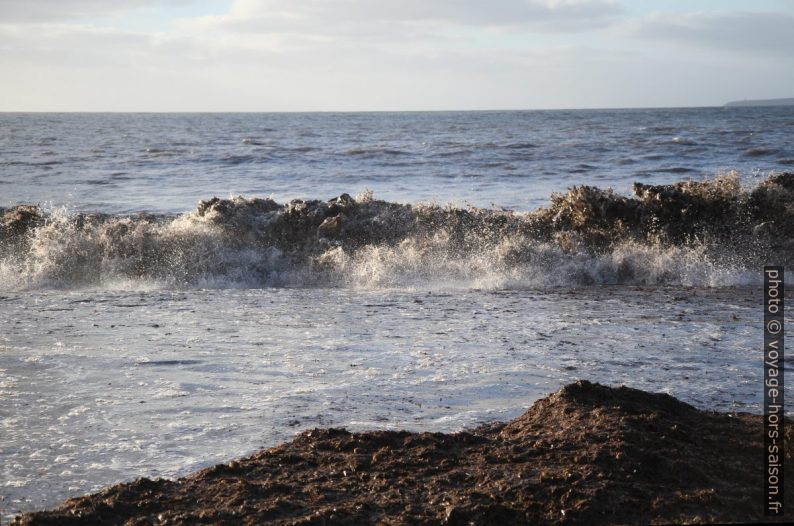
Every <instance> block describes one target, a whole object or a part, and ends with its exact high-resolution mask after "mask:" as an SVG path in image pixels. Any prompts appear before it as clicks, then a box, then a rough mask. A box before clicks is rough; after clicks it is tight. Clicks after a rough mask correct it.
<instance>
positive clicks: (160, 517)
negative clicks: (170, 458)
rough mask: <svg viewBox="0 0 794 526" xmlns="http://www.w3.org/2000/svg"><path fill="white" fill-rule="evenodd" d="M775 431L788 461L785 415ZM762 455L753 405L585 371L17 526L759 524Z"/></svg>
mask: <svg viewBox="0 0 794 526" xmlns="http://www.w3.org/2000/svg"><path fill="white" fill-rule="evenodd" d="M785 435H786V450H785V456H786V461H787V465H788V466H791V462H792V460H791V457H792V450H793V449H794V448H792V438H794V437H792V428H791V426H790V425H788V426H787V427H786V431H785ZM762 450H763V444H762V420H761V417H760V416H758V415H750V414H742V413H739V414H728V413H715V412H705V411H700V410H698V409H695V408H694V407H692V406H690V405H688V404H685V403H683V402H680V401H678V400H676V399H675V398H673V397H671V396H669V395H665V394H651V393H647V392H644V391H639V390H636V389H629V388H625V387H621V388H610V387H605V386H601V385H599V384H592V383H589V382H586V381H579V382H576V383H573V384H569V385H568V386H566V387H564V388H562V389H561V390H559V391H558V392H556V393H554V394H552V395H550V396H549V397H547V398H544V399H542V400H539V401H538V402H536V403H535V404H534V405H533V406H532V407H531V408H530V409H529V410H528V411H527V412H526V413H524V414H523V415H522V416H520V417H519V418H517V419H515V420H513V421H511V422H508V423H503V424H491V425H487V426H484V427H480V428H478V429H475V430H472V431H469V432H461V433H455V434H441V433H421V434H417V433H409V432H389V431H375V432H367V433H349V432H347V431H345V430H342V429H315V430H312V431H306V432H304V433H302V434H301V435H299V436H298V437H297V438H295V439H294V440H293V441H291V442H288V443H285V444H283V445H280V446H277V447H275V448H272V449H269V450H263V451H260V452H258V453H256V454H254V455H252V456H250V457H247V458H243V459H239V460H234V461H231V462H229V463H227V464H219V465H217V466H214V467H211V468H208V469H205V470H202V471H199V472H197V473H194V474H192V475H190V476H187V477H184V478H181V479H178V480H173V481H172V480H163V479H159V480H149V479H139V480H137V481H135V482H132V483H128V484H119V485H116V486H113V487H110V488H108V489H106V490H104V491H102V492H99V493H96V494H93V495H88V496H85V497H80V498H76V499H71V500H68V501H66V502H64V503H63V504H62V505H61V506H60V507H58V508H57V509H55V510H51V511H44V512H37V513H32V514H27V515H24V516H21V517H18V518H17V519H16V521H15V522H14V524H26V525H34V524H131V525H144V524H261V523H279V524H372V523H385V524H469V523H474V524H511V523H530V524H532V523H535V524H568V523H570V524H650V523H664V524H670V523H705V522H720V523H725V522H763V521H764V520H765V519H766V518H765V517H764V516H763V507H762V488H763V480H762V477H763V469H764V467H763V463H762V460H761V459H762V458H763V451H762ZM785 480H786V488H785V493H786V495H787V497H788V498H787V502H786V506H787V508H788V509H791V506H792V502H791V496H792V494H793V492H794V487H792V486H793V485H792V483H791V480H792V478H791V476H787V477H786V478H785Z"/></svg>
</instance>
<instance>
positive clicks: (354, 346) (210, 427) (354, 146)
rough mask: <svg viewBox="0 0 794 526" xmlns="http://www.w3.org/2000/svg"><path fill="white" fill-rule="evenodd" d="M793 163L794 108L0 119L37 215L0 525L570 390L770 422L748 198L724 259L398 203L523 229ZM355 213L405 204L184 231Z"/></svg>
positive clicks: (772, 255)
mask: <svg viewBox="0 0 794 526" xmlns="http://www.w3.org/2000/svg"><path fill="white" fill-rule="evenodd" d="M792 138H794V109H792V108H736V109H721V108H720V109H692V110H626V111H606V110H605V111H581V112H486V113H416V114H301V115H294V114H262V115H154V114H152V115H149V114H142V115H103V114H97V115H71V114H64V115H60V114H59V115H55V114H36V115H22V114H4V115H0V207H9V206H12V205H14V204H19V203H39V204H42V203H44V204H47V206H45V207H44V209H43V210H39V211H36V212H35V214H39V213H41V215H40V216H39V215H35V214H34V215H33V216H31V217H33V218H34V219H33V220H30V221H28V222H25V221H22V222H20V223H19V224H20V225H22V226H20V227H19V229H17V230H15V229H16V228H17V226H18V225H17V224H16V223H15V224H14V225H17V226H14V225H12V226H8V225H0V226H2V227H3V228H0V233H2V235H3V236H6V237H5V238H0V277H2V282H1V283H0V324H2V327H1V329H0V400H2V403H1V404H0V509H1V510H2V513H0V515H2V516H4V517H5V518H7V517H9V516H11V515H13V514H15V513H17V512H19V511H25V510H31V509H37V508H41V507H44V506H52V505H54V504H55V503H57V502H58V501H59V500H60V499H63V498H65V497H68V496H74V495H78V494H81V493H84V492H86V491H90V490H94V489H97V488H99V487H102V486H105V485H108V484H112V483H116V482H120V481H124V480H128V479H131V478H135V477H138V476H176V475H181V474H185V473H187V472H189V471H191V470H193V469H195V468H197V467H200V466H204V465H208V464H212V463H214V462H220V461H223V460H227V459H228V458H230V457H234V456H238V455H242V454H245V453H248V452H251V451H253V450H255V449H257V448H260V447H263V446H271V445H274V444H275V443H277V442H279V441H282V440H285V439H289V438H290V437H291V436H292V435H293V434H294V433H296V432H298V431H300V430H302V429H305V428H307V427H314V426H328V425H334V426H347V427H350V428H354V429H371V428H389V429H393V428H408V429H415V430H435V431H452V430H458V429H461V428H462V427H469V426H474V425H476V424H478V423H481V422H487V421H492V420H497V419H498V420H504V419H509V418H512V417H515V416H517V415H519V414H520V413H521V412H522V411H523V410H524V409H525V408H526V407H528V406H529V405H530V404H531V403H532V402H533V401H534V400H536V399H537V398H539V397H541V396H544V395H545V394H548V393H549V392H551V391H553V390H554V389H556V388H558V387H559V386H561V385H563V384H565V383H567V382H570V381H573V380H575V379H577V378H586V379H590V380H594V381H600V382H603V383H607V384H613V385H614V384H626V385H630V386H632V387H638V388H642V389H648V390H652V391H664V392H668V393H670V394H673V395H674V396H676V397H679V398H681V399H682V400H684V401H687V402H690V403H692V404H694V405H696V406H698V407H701V408H706V409H717V410H745V411H754V412H757V411H759V408H760V402H761V393H762V391H761V375H762V372H763V369H762V361H761V349H760V342H761V341H762V332H761V330H762V327H761V322H762V311H761V305H760V302H761V296H760V290H759V289H758V286H757V284H758V282H759V280H760V268H759V265H760V264H763V263H765V262H769V263H773V262H780V261H781V260H785V261H791V260H792V257H794V254H792V253H791V244H790V243H788V244H787V242H789V241H791V240H790V239H782V240H780V239H778V240H769V239H767V238H762V237H760V238H756V237H753V236H754V234H752V233H753V232H755V231H756V229H755V228H754V225H753V224H752V223H750V224H744V223H743V222H742V221H741V220H740V219H741V218H742V217H744V211H745V208H742V206H745V205H744V204H742V203H745V204H746V201H747V199H749V198H748V197H747V196H748V195H751V194H749V193H748V191H745V190H741V191H740V190H736V189H734V187H732V186H730V185H729V184H726V185H723V186H720V185H717V186H714V187H713V188H711V187H709V189H707V190H708V191H705V193H706V194H709V195H711V193H714V192H716V193H717V194H719V192H725V195H724V196H723V197H725V198H726V199H728V202H731V203H733V201H732V199H733V198H734V197H735V196H738V197H736V199H735V201H736V202H737V203H739V204H736V205H735V207H736V210H737V212H736V213H735V214H733V215H731V214H730V213H729V214H728V216H726V217H730V218H732V219H731V220H732V221H736V223H735V224H728V225H727V227H728V231H729V232H736V236H734V237H733V238H730V237H729V238H728V240H726V239H725V238H724V237H723V238H720V237H716V238H713V239H711V240H710V242H706V241H708V240H706V241H704V240H702V239H700V238H699V237H698V236H699V235H700V233H702V232H711V231H712V230H713V231H715V232H719V229H710V228H709V227H710V226H715V225H708V224H707V225H702V224H700V223H699V222H698V221H697V220H696V219H697V218H695V219H693V220H680V221H679V220H678V219H669V218H668V219H664V218H665V217H667V216H666V215H664V213H667V212H669V210H666V209H665V210H662V212H664V213H663V214H661V215H659V217H660V218H661V221H662V223H660V224H657V221H656V219H657V217H652V218H650V219H649V220H648V221H649V222H647V221H646V222H643V221H645V219H643V221H641V222H639V223H638V225H639V227H642V228H644V225H646V224H653V225H655V227H654V228H656V227H658V229H659V230H658V231H655V232H651V233H649V234H653V235H648V236H645V235H644V233H643V232H640V233H639V234H637V233H636V232H635V233H634V234H632V236H633V237H631V236H629V237H626V238H625V239H624V238H621V237H614V238H611V239H612V241H613V243H612V244H611V245H610V246H609V248H608V249H604V248H598V247H599V245H598V243H597V242H598V240H599V239H600V237H599V236H601V235H604V236H605V235H609V236H621V235H623V234H621V232H623V230H624V228H623V226H620V225H618V226H615V225H607V226H603V225H601V226H600V227H599V228H600V230H597V231H596V232H595V233H592V232H591V233H589V234H588V235H590V238H588V237H586V236H585V237H582V238H581V239H578V238H569V237H565V236H562V237H560V236H561V235H562V234H566V232H568V231H567V230H566V229H570V228H571V223H570V222H571V221H573V220H576V219H577V217H578V216H577V217H574V218H573V219H571V218H567V219H566V217H567V216H565V214H563V213H561V212H560V213H557V214H556V215H555V216H554V217H553V218H546V219H543V220H542V221H540V220H536V218H535V216H533V215H532V214H520V213H519V214H510V213H508V212H501V211H493V210H492V211H488V210H473V211H471V210H470V211H469V212H466V209H464V208H455V207H420V206H413V207H405V206H398V205H396V204H393V203H414V204H415V203H416V202H417V201H421V200H433V199H435V200H437V201H439V202H441V203H445V202H447V201H456V202H461V201H469V202H472V203H475V204H477V205H480V206H490V205H491V203H494V204H495V205H497V206H504V207H507V208H513V209H517V210H524V211H527V210H531V209H533V208H535V207H536V206H538V205H545V204H547V203H548V196H549V194H550V192H552V191H564V190H565V189H566V188H567V187H569V186H572V185H574V184H589V185H596V186H600V187H610V186H611V187H615V188H616V189H617V190H619V191H620V192H623V191H627V190H628V188H629V184H630V183H631V182H633V181H635V180H639V181H641V182H644V183H651V182H654V183H669V182H672V181H676V180H680V179H682V178H685V177H687V176H691V177H692V178H694V179H698V180H699V179H700V178H701V176H702V175H708V176H714V175H716V174H717V173H718V172H720V171H723V170H738V171H739V172H740V173H741V178H743V180H744V182H745V184H746V185H747V188H752V187H753V185H754V184H755V182H757V181H758V180H761V179H762V178H765V177H766V176H768V175H769V174H770V172H774V171H783V170H785V169H786V168H787V167H789V166H791V165H792V164H794V161H792V159H794V152H792V146H791V145H792ZM367 188H369V189H372V190H374V191H375V196H376V197H377V198H381V199H386V200H387V201H391V203H388V202H386V203H382V202H373V201H369V200H366V199H365V200H362V201H361V203H364V204H360V205H351V204H349V203H348V202H347V201H344V202H342V201H340V202H333V203H314V204H311V203H309V204H307V203H296V204H294V205H290V206H285V207H278V206H277V205H275V204H274V203H272V201H264V200H263V201H252V200H236V201H228V202H224V201H221V202H216V203H214V204H212V205H208V207H206V208H201V209H199V210H198V211H196V202H197V201H199V200H200V199H209V198H210V197H212V196H214V195H220V196H228V195H229V194H238V193H240V194H243V195H245V196H246V197H248V198H251V197H255V196H259V197H265V196H268V195H272V196H273V197H274V198H276V199H277V200H278V201H280V202H282V203H283V202H286V201H287V200H289V199H292V198H298V197H301V198H318V199H328V198H330V197H333V196H338V195H340V194H342V193H343V192H348V193H350V194H353V195H355V194H356V193H358V192H361V191H363V190H365V189H367ZM775 188H778V187H773V190H774V189H775ZM742 192H744V193H742ZM768 199H769V203H771V204H772V205H775V206H778V207H779V210H778V212H775V213H778V214H779V217H780V218H782V219H787V218H788V217H789V215H786V214H787V213H788V212H785V211H786V210H788V209H786V207H785V206H786V205H785V202H784V203H777V204H775V203H776V202H775V201H774V195H772V196H771V197H768ZM614 202H620V201H619V199H617V198H616V200H614ZM716 202H720V201H716ZM345 203H348V204H345ZM610 203H613V201H610ZM64 206H65V208H59V207H64ZM560 206H561V210H562V209H564V208H565V206H564V205H560ZM610 206H611V205H610ZM732 206H734V205H732ZM345 207H348V208H345ZM349 207H353V208H349ZM749 209H750V208H748V210H749ZM340 210H341V212H340ZM780 210H783V212H781V211H780ZM140 211H145V212H147V214H146V215H142V216H139V215H135V214H133V213H134V212H140ZM93 212H102V214H103V215H94V214H92V213H93ZM596 212H597V211H596ZM596 212H593V213H594V214H595V213H596ZM728 212H731V210H728ZM588 213H590V212H588ZM709 213H712V212H709ZM731 213H732V212H731ZM130 214H132V215H130ZM335 214H336V215H335ZM574 215H575V214H574ZM596 215H597V214H596ZM687 217H690V216H687ZM704 217H705V216H704ZM709 217H711V216H709ZM775 217H778V216H775ZM339 218H341V219H339ZM533 218H535V219H533ZM737 218H739V219H737ZM23 219H24V217H23ZM337 219H338V220H339V221H341V223H339V224H341V226H339V224H338V223H335V221H337ZM579 219H580V220H581V218H579ZM4 220H5V219H4ZM585 220H589V219H588V217H586V218H585ZM756 220H758V219H757V218H756ZM537 221H540V223H538V222H537ZM544 221H545V222H544ZM664 221H667V222H666V223H665V222H664ZM687 221H689V223H687ZM9 224H10V223H9ZM538 224H540V225H541V226H543V225H545V227H544V228H547V229H551V230H550V232H546V233H545V234H544V233H538V229H539V227H538ZM318 225H324V226H322V228H321V227H318ZM621 225H622V224H621ZM682 225H683V226H682ZM717 226H719V225H717ZM723 226H726V225H723ZM689 227H692V228H694V229H695V230H692V232H696V233H697V234H698V235H694V236H693V235H692V232H691V231H690V230H687V228H689ZM767 227H768V225H766V226H765V227H764V228H765V229H768V228H767ZM789 227H790V225H777V227H776V228H777V230H776V231H775V230H772V232H773V233H774V232H778V233H779V232H789V231H790V228H789ZM679 228H684V230H683V232H684V234H686V235H683V234H681V235H680V236H678V237H676V235H677V234H676V232H678V230H676V229H679ZM769 228H772V227H769ZM742 229H746V230H747V232H744V231H743V230H742ZM540 230H542V228H540ZM764 231H766V230H764ZM587 232H589V231H587ZM580 233H581V232H580ZM740 233H741V236H740V235H739V234H740ZM662 234H665V235H666V236H667V238H665V239H666V240H665V241H664V242H659V243H657V242H655V241H654V239H656V237H658V236H662ZM582 235H583V236H584V234H582ZM544 236H545V237H544ZM638 236H639V237H638ZM742 236H744V237H742ZM747 236H749V237H747ZM0 237H2V236H0ZM662 237H663V236H662ZM773 237H774V236H773ZM571 239H573V240H571ZM748 240H749V241H748ZM618 241H619V242H618ZM773 241H774V242H773ZM787 278H789V280H790V279H791V278H790V276H789V275H787ZM787 321H788V323H789V324H790V323H792V321H791V319H790V317H789V318H787ZM786 391H787V392H788V391H789V389H787V390H786ZM789 395H790V393H789ZM789 412H790V411H789Z"/></svg>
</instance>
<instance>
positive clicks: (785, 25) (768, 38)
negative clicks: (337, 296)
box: [630, 11, 794, 57]
mask: <svg viewBox="0 0 794 526" xmlns="http://www.w3.org/2000/svg"><path fill="white" fill-rule="evenodd" d="M792 28H794V16H793V15H792V14H790V13H773V12H759V13H748V12H728V11H715V12H698V13H688V14H667V13H665V14H662V13H654V14H651V15H649V16H648V17H646V18H645V19H643V20H641V21H639V22H638V23H635V24H634V25H633V28H632V29H631V30H630V33H631V34H633V36H637V37H641V38H647V39H653V40H658V41H664V42H667V43H671V44H676V45H681V46H687V45H692V44H694V45H696V46H700V47H704V48H709V49H711V50H714V49H717V50H724V51H730V52H736V51H739V52H746V53H751V54H758V53H762V54H763V53H767V54H773V55H775V56H779V55H784V56H789V57H790V56H791V55H792V50H794V29H792Z"/></svg>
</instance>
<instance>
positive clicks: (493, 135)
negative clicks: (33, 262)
mask: <svg viewBox="0 0 794 526" xmlns="http://www.w3.org/2000/svg"><path fill="white" fill-rule="evenodd" d="M792 134H794V109H793V108H792V107H778V108H696V109H663V110H658V109H651V110H587V111H583V110H577V111H527V112H440V113H343V114H334V113H306V114H289V113H287V114H277V113H271V114H173V115H163V114H0V152H2V153H0V196H2V198H1V199H0V206H8V205H10V204H17V203H23V202H24V203H30V202H33V203H44V202H50V203H52V204H53V205H55V206H60V205H64V204H65V205H69V206H71V207H73V208H74V209H76V210H81V211H101V212H113V213H118V212H130V211H141V210H145V211H150V212H184V211H186V210H191V209H193V208H194V207H195V205H196V203H197V202H198V200H200V199H208V198H210V197H212V196H214V195H218V196H219V197H228V196H229V195H230V194H234V195H236V194H243V195H247V196H252V195H258V196H268V195H272V196H273V197H274V198H275V199H276V200H278V201H287V200H289V199H292V198H312V199H328V198H330V197H334V196H336V195H339V194H340V193H343V192H347V193H350V194H351V195H356V194H357V193H360V192H362V191H364V190H366V189H371V190H374V192H375V195H376V197H378V198H380V199H385V200H388V201H397V202H416V201H419V200H437V201H439V202H441V203H446V202H448V201H464V200H465V201H469V202H471V203H474V204H476V205H478V206H491V205H492V204H494V205H497V206H504V207H510V208H516V209H520V210H529V209H533V208H536V207H537V206H540V205H542V204H545V203H546V201H547V200H548V196H549V195H550V193H551V192H552V191H563V190H565V189H566V188H567V187H568V186H571V185H573V184H582V183H583V182H587V183H590V184H596V185H598V186H604V187H608V186H613V187H616V188H619V189H621V190H626V189H628V187H629V185H630V184H631V182H633V181H635V180H641V181H643V182H671V181H674V180H678V179H681V178H683V177H693V178H699V177H701V176H703V175H714V174H715V173H717V172H719V171H722V170H738V171H740V172H741V173H742V174H744V175H746V176H747V177H752V176H753V175H754V174H763V175H766V174H767V173H768V172H769V171H770V170H783V169H786V168H792V167H793V166H794V145H793V144H794V143H792V141H791V136H792Z"/></svg>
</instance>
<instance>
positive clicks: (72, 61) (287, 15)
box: [0, 0, 794, 111]
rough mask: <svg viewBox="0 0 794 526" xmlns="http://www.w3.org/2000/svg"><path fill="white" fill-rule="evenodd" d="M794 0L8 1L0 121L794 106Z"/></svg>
mask: <svg viewBox="0 0 794 526" xmlns="http://www.w3.org/2000/svg"><path fill="white" fill-rule="evenodd" d="M792 28H794V0H753V1H749V0H748V1H734V0H710V1H706V0H704V1H697V0H689V1H685V0H664V1H662V0H636V1H628V0H487V1H486V0H115V1H108V0H0V111H383V110H395V111H397V110H476V109H552V108H618V107H621V108H622V107H670V106H715V105H721V104H723V103H725V102H727V101H730V100H741V99H756V98H777V97H794V30H793V29H792Z"/></svg>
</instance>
